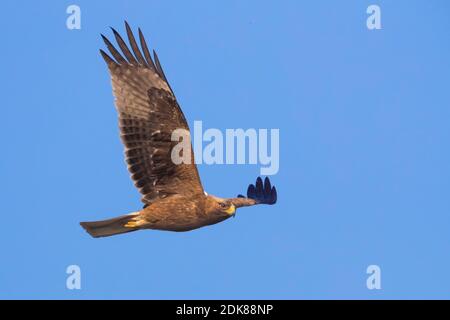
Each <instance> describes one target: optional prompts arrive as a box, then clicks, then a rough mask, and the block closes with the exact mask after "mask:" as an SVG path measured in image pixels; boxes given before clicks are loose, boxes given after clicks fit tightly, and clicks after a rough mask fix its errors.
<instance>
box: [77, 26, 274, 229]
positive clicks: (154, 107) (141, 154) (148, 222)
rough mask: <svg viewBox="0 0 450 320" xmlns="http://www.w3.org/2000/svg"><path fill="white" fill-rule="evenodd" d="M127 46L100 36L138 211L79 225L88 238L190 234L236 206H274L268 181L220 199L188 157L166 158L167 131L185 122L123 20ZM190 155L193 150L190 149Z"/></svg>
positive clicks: (170, 143) (154, 65)
mask: <svg viewBox="0 0 450 320" xmlns="http://www.w3.org/2000/svg"><path fill="white" fill-rule="evenodd" d="M125 27H126V31H127V35H128V40H129V44H130V47H131V50H132V52H131V51H130V49H129V48H128V46H127V44H126V43H125V41H124V40H123V39H122V37H121V36H120V35H119V34H118V33H117V31H116V30H114V29H112V31H113V33H114V36H115V38H116V41H117V44H118V45H119V47H120V50H121V51H122V52H121V53H120V52H119V51H118V50H117V49H116V48H115V47H114V46H113V45H112V44H111V42H110V41H109V40H108V39H107V38H106V37H105V36H103V35H102V38H103V40H104V42H105V44H106V46H107V48H108V50H109V52H110V53H111V55H112V57H111V56H109V55H108V54H107V53H105V52H104V51H103V50H100V53H101V55H102V57H103V59H104V60H105V61H106V64H107V65H108V68H109V72H110V74H111V78H112V87H113V94H114V97H115V105H116V109H117V112H118V113H119V126H120V136H121V138H122V141H123V144H124V145H125V158H126V162H127V164H128V170H129V172H130V173H131V178H132V180H133V181H134V184H135V186H136V187H137V188H138V189H139V192H140V193H141V194H142V198H141V199H142V202H143V203H144V208H143V209H142V210H141V211H138V212H133V213H131V214H127V215H123V216H120V217H116V218H113V219H109V220H103V221H95V222H81V223H80V224H81V226H82V227H83V228H84V229H86V231H87V232H88V233H89V234H90V235H91V236H93V237H107V236H111V235H115V234H120V233H125V232H131V231H136V230H140V229H155V230H169V231H189V230H193V229H196V228H200V227H203V226H208V225H212V224H215V223H218V222H221V221H223V220H226V219H228V218H230V217H232V216H234V214H235V212H236V208H239V207H244V206H253V205H256V204H275V202H276V201H277V192H276V189H275V187H272V186H271V184H270V181H269V179H268V178H265V180H264V182H263V181H262V179H261V178H259V177H258V179H257V180H256V184H255V185H253V184H251V185H249V187H248V190H247V197H244V196H242V195H238V197H237V198H229V199H223V198H219V197H215V196H212V195H207V194H206V193H205V192H204V190H203V187H202V184H201V182H200V177H199V174H198V171H197V167H196V165H195V162H194V157H193V155H192V157H191V162H190V163H181V164H175V163H174V162H173V161H172V158H171V151H172V148H173V147H174V146H175V145H176V143H177V142H174V141H172V139H171V136H172V132H173V131H174V130H176V129H180V128H182V129H185V130H187V132H189V131H188V130H189V127H188V124H187V121H186V118H185V117H184V115H183V112H182V111H181V108H180V106H179V105H178V103H177V100H176V99H175V95H174V93H173V91H172V89H171V87H170V85H169V83H168V81H167V79H166V76H165V75H164V72H163V70H162V68H161V64H160V62H159V59H158V56H157V55H156V52H155V51H153V57H154V60H153V59H152V57H151V55H150V52H149V49H148V47H147V44H146V42H145V39H144V36H143V35H142V32H141V30H140V29H139V40H140V44H141V49H142V52H141V50H140V49H139V46H138V44H137V42H136V39H135V37H134V36H133V33H132V31H131V29H130V27H129V25H128V23H126V22H125ZM191 152H192V147H191Z"/></svg>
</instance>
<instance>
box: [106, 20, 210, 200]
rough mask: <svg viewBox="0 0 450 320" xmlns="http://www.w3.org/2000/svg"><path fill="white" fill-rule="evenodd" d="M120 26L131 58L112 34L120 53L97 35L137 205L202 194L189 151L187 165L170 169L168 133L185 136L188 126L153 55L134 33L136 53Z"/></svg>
mask: <svg viewBox="0 0 450 320" xmlns="http://www.w3.org/2000/svg"><path fill="white" fill-rule="evenodd" d="M125 27H126V30H127V35H128V40H129V43H130V46H131V49H132V51H133V53H132V52H131V51H130V49H129V48H128V46H127V44H126V43H125V41H124V40H123V39H122V37H121V36H120V35H119V33H117V31H116V30H114V29H112V31H113V33H114V36H115V39H116V41H117V44H118V45H119V47H120V50H121V52H119V51H118V50H117V49H116V48H115V47H114V46H113V44H112V43H111V42H110V41H109V40H108V39H107V38H106V37H105V36H103V35H102V38H103V40H104V42H105V44H106V46H107V48H108V50H109V52H110V54H111V55H112V57H111V56H109V55H108V54H107V53H106V52H104V51H103V50H100V53H101V55H102V57H103V59H104V60H105V61H106V63H107V65H108V68H109V72H110V74H111V78H112V87H113V94H114V97H115V105H116V109H117V112H118V114H119V125H120V136H121V138H122V142H123V144H124V145H125V158H126V162H127V163H128V170H129V172H130V174H131V178H132V180H133V181H134V184H135V186H136V187H137V188H138V189H139V192H140V193H141V194H142V199H141V200H142V202H144V204H145V205H148V204H150V203H151V202H153V201H154V200H155V199H158V198H164V197H167V196H169V195H171V194H197V193H203V188H202V185H201V182H200V177H199V174H198V171H197V167H196V166H195V163H194V155H193V153H192V147H191V163H188V164H179V165H176V164H174V163H173V161H172V159H171V152H172V148H173V147H174V146H175V145H176V143H177V142H174V141H171V136H172V132H173V131H174V130H175V129H185V130H187V131H186V132H189V127H188V124H187V121H186V119H185V117H184V115H183V112H182V111H181V108H180V106H179V105H178V103H177V100H176V98H175V96H174V94H173V91H172V89H171V88H170V86H169V83H168V82H167V79H166V76H165V75H164V72H163V70H162V68H161V64H160V62H159V59H158V56H157V55H156V52H155V51H153V56H154V61H153V60H152V57H151V55H150V52H149V50H148V47H147V44H146V42H145V39H144V36H143V35H142V32H141V30H140V29H139V40H140V43H141V48H142V52H141V50H140V49H139V46H138V44H137V43H136V40H135V38H134V36H133V33H132V31H131V29H130V27H129V25H128V23H127V22H125Z"/></svg>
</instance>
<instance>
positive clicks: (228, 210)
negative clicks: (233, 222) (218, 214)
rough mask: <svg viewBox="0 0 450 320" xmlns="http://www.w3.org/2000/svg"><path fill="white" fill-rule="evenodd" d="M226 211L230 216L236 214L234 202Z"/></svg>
mask: <svg viewBox="0 0 450 320" xmlns="http://www.w3.org/2000/svg"><path fill="white" fill-rule="evenodd" d="M225 212H226V213H227V214H229V215H230V216H231V215H232V216H234V215H235V214H236V206H235V205H234V204H231V206H230V207H229V208H228V209H227V210H225Z"/></svg>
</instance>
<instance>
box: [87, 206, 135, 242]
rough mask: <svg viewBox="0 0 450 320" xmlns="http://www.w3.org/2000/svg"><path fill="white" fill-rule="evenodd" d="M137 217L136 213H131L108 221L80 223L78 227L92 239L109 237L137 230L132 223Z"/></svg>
mask: <svg viewBox="0 0 450 320" xmlns="http://www.w3.org/2000/svg"><path fill="white" fill-rule="evenodd" d="M138 215H139V213H138V212H133V213H130V214H126V215H123V216H119V217H116V218H112V219H108V220H101V221H92V222H80V225H81V226H82V227H83V228H84V230H86V231H87V232H88V233H89V234H90V235H91V236H93V237H94V238H99V237H109V236H113V235H116V234H121V233H126V232H132V231H136V230H139V228H138V227H136V224H135V223H133V218H135V217H136V216H138ZM133 225H134V227H133Z"/></svg>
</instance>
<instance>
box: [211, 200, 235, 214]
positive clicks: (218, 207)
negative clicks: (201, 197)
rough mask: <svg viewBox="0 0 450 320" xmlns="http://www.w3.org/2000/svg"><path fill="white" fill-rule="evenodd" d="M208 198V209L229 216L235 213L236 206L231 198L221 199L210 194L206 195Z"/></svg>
mask: <svg viewBox="0 0 450 320" xmlns="http://www.w3.org/2000/svg"><path fill="white" fill-rule="evenodd" d="M207 198H208V207H209V208H208V209H209V210H208V211H210V212H212V213H214V214H216V215H219V216H222V217H224V218H229V217H232V216H234V215H235V213H236V206H235V205H234V203H233V202H232V199H223V198H219V197H215V196H212V195H207Z"/></svg>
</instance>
